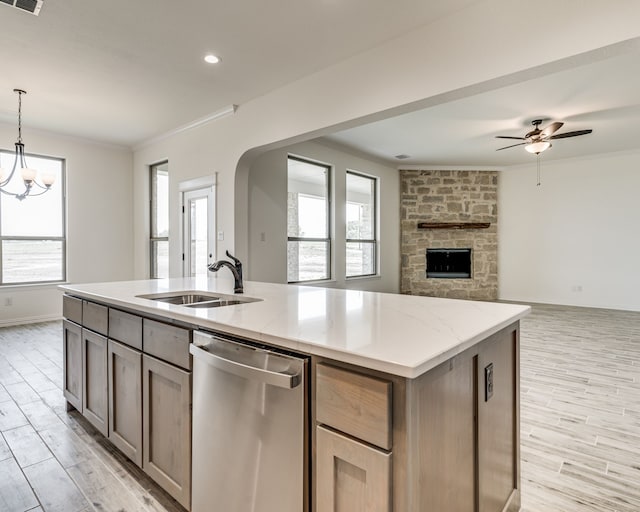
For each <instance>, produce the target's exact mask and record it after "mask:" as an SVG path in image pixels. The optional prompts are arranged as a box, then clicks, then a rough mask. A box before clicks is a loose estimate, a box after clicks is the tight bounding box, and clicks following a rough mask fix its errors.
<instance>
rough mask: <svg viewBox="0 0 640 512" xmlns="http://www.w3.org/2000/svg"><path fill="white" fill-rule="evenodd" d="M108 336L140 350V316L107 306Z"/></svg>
mask: <svg viewBox="0 0 640 512" xmlns="http://www.w3.org/2000/svg"><path fill="white" fill-rule="evenodd" d="M109 338H112V339H114V340H117V341H120V342H122V343H125V344H127V345H129V346H130V347H133V348H137V349H138V350H142V318H141V317H139V316H137V315H132V314H130V313H125V312H124V311H119V310H117V309H111V308H109Z"/></svg>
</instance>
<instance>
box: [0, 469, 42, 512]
mask: <svg viewBox="0 0 640 512" xmlns="http://www.w3.org/2000/svg"><path fill="white" fill-rule="evenodd" d="M37 506H38V500H37V499H36V497H35V495H34V494H33V491H32V490H31V487H30V486H29V483H28V482H27V480H26V478H25V477H24V475H23V474H22V471H20V468H19V467H18V464H17V463H16V461H15V460H14V459H13V458H11V459H6V460H3V461H0V510H2V512H25V511H27V510H31V509H33V508H34V507H37Z"/></svg>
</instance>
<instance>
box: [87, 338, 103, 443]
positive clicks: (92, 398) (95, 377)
mask: <svg viewBox="0 0 640 512" xmlns="http://www.w3.org/2000/svg"><path fill="white" fill-rule="evenodd" d="M82 360H83V362H84V364H83V369H82V370H83V371H82V414H83V416H84V417H85V418H87V420H89V422H90V423H91V424H92V425H93V426H94V427H96V428H97V429H98V430H99V431H100V433H102V435H104V436H106V435H107V434H108V431H109V422H108V421H107V418H108V404H107V338H105V337H104V336H100V335H99V334H96V333H95V332H93V331H89V330H87V329H82Z"/></svg>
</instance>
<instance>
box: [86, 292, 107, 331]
mask: <svg viewBox="0 0 640 512" xmlns="http://www.w3.org/2000/svg"><path fill="white" fill-rule="evenodd" d="M108 324H109V308H108V307H107V306H102V305H100V304H96V303H95V302H89V301H87V300H83V301H82V326H83V327H86V328H87V329H91V330H92V331H95V332H97V333H99V334H103V335H104V336H107V334H108V328H107V327H108Z"/></svg>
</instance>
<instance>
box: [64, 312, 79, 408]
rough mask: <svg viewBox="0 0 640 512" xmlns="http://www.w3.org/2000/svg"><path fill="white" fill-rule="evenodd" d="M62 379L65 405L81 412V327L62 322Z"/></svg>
mask: <svg viewBox="0 0 640 512" xmlns="http://www.w3.org/2000/svg"><path fill="white" fill-rule="evenodd" d="M62 354H63V363H64V364H63V366H62V379H63V394H64V397H65V399H66V400H67V403H68V404H69V405H71V406H72V407H74V408H75V409H77V410H78V411H79V412H82V327H80V326H79V325H77V324H74V323H73V322H70V321H69V320H64V321H63V322H62Z"/></svg>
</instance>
